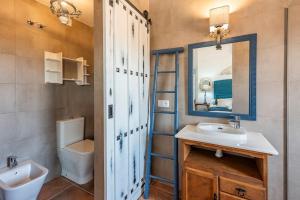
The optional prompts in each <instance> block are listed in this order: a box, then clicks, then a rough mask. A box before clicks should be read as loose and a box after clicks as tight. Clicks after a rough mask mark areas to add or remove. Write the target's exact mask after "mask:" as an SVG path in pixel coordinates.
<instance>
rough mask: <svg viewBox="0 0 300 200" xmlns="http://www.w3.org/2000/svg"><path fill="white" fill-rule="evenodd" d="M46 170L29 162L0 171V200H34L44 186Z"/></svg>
mask: <svg viewBox="0 0 300 200" xmlns="http://www.w3.org/2000/svg"><path fill="white" fill-rule="evenodd" d="M47 174H48V169H46V168H45V167H43V166H41V165H39V164H37V163H35V162H33V161H31V160H28V161H25V162H22V163H20V164H19V165H18V166H16V167H14V168H12V169H9V168H3V169H1V170H0V200H20V199H22V200H35V199H37V196H38V194H39V192H40V190H41V188H42V185H43V184H44V181H45V179H46V176H47Z"/></svg>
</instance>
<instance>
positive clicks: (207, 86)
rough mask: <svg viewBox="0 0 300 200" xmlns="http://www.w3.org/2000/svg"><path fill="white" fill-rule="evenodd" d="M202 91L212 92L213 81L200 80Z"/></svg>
mask: <svg viewBox="0 0 300 200" xmlns="http://www.w3.org/2000/svg"><path fill="white" fill-rule="evenodd" d="M199 87H200V90H202V91H210V90H211V87H212V85H211V80H210V79H208V78H203V79H201V80H200V84H199Z"/></svg>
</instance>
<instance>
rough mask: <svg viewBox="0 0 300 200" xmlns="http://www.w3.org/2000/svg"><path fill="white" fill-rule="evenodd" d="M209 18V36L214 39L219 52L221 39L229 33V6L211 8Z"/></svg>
mask: <svg viewBox="0 0 300 200" xmlns="http://www.w3.org/2000/svg"><path fill="white" fill-rule="evenodd" d="M209 16H210V17H209V24H210V25H209V32H210V34H209V35H210V36H211V37H212V38H215V39H216V42H217V45H216V48H217V50H221V49H222V46H221V43H222V39H223V38H224V37H225V36H226V35H227V34H228V33H229V6H222V7H218V8H213V9H211V10H210V11H209Z"/></svg>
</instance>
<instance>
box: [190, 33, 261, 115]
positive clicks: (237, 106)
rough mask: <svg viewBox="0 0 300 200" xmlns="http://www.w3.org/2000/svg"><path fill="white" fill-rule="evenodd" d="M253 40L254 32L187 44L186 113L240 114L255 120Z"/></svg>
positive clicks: (254, 38)
mask: <svg viewBox="0 0 300 200" xmlns="http://www.w3.org/2000/svg"><path fill="white" fill-rule="evenodd" d="M256 43H257V35H256V34H251V35H244V36H238V37H233V38H227V39H225V40H223V42H222V44H223V48H222V49H221V50H216V48H215V42H214V41H211V42H202V43H197V44H190V45H189V46H188V56H189V77H188V81H189V83H188V85H189V94H188V98H189V99H188V102H189V105H188V107H189V114H190V115H196V116H208V117H221V118H229V117H231V116H232V115H238V116H241V118H242V119H244V120H256Z"/></svg>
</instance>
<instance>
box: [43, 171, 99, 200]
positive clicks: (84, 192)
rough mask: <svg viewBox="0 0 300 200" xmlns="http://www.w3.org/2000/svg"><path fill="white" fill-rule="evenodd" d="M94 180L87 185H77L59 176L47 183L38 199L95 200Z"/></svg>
mask: <svg viewBox="0 0 300 200" xmlns="http://www.w3.org/2000/svg"><path fill="white" fill-rule="evenodd" d="M93 199H94V181H91V182H89V183H87V184H85V185H77V184H75V183H73V182H72V181H70V180H68V179H66V178H63V177H59V178H56V179H54V180H52V181H50V182H48V183H46V184H45V185H44V186H43V188H42V190H41V193H40V195H39V197H38V200H93Z"/></svg>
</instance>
